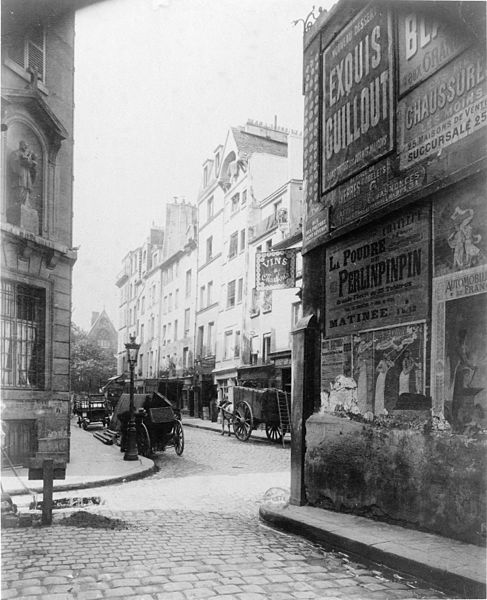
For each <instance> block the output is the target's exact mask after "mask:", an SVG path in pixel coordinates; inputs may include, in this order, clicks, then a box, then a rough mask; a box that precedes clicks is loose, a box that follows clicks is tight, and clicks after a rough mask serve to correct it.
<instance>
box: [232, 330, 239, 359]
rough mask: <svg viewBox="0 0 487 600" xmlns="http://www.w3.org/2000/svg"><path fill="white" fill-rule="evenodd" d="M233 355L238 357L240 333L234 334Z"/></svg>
mask: <svg viewBox="0 0 487 600" xmlns="http://www.w3.org/2000/svg"><path fill="white" fill-rule="evenodd" d="M233 355H234V356H235V357H236V358H238V357H239V356H240V331H236V332H235V348H234V351H233Z"/></svg>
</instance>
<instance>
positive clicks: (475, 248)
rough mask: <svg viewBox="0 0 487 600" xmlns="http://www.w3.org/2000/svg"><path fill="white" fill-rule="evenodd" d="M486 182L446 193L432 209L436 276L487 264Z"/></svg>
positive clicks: (483, 180) (477, 182) (479, 181)
mask: <svg viewBox="0 0 487 600" xmlns="http://www.w3.org/2000/svg"><path fill="white" fill-rule="evenodd" d="M486 185H487V182H486V181H485V178H481V179H479V180H477V181H476V182H471V183H469V185H468V187H467V188H466V187H465V186H464V185H461V187H457V188H456V189H455V190H452V191H450V192H449V193H445V197H444V198H441V199H439V200H438V201H437V202H435V203H434V206H433V220H434V226H433V227H434V241H435V246H434V275H435V276H436V277H438V276H441V275H446V274H447V273H455V272H458V271H463V270H464V269H470V268H472V267H476V266H478V265H481V264H485V263H486V262H487V201H486V189H487V188H486Z"/></svg>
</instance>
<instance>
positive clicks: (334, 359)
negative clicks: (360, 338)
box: [321, 336, 351, 391]
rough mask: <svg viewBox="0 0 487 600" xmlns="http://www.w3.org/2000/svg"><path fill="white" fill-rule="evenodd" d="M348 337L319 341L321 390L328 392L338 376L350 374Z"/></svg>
mask: <svg viewBox="0 0 487 600" xmlns="http://www.w3.org/2000/svg"><path fill="white" fill-rule="evenodd" d="M350 363H351V354H350V336H347V337H340V338H332V339H324V338H322V340H321V389H322V390H326V391H330V388H331V384H332V383H333V382H334V381H335V378H336V377H337V376H338V375H346V376H348V375H349V374H350V366H351V365H350Z"/></svg>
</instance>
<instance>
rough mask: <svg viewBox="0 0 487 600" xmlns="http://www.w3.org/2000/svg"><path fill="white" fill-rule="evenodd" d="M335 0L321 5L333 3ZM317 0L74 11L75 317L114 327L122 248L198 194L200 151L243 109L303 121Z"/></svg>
mask: <svg viewBox="0 0 487 600" xmlns="http://www.w3.org/2000/svg"><path fill="white" fill-rule="evenodd" d="M332 4H333V3H332V2H331V0H323V1H322V2H321V3H319V4H318V5H320V6H323V8H327V9H329V8H330V7H331V6H332ZM312 6H313V0H104V1H102V2H100V3H98V4H95V5H93V6H89V7H87V8H85V9H82V10H79V11H78V12H77V13H76V41H75V119H74V141H75V151H74V176H75V179H74V236H73V237H74V246H79V250H78V260H77V262H76V264H75V267H74V273H73V279H74V281H73V321H74V322H75V323H76V324H77V325H79V326H80V327H82V328H83V329H89V327H90V319H91V313H92V311H97V312H99V311H101V310H103V309H105V310H106V311H107V313H108V315H109V317H110V318H111V319H112V321H113V323H114V325H115V327H116V328H118V324H119V323H118V304H119V290H118V288H117V287H116V285H115V280H116V277H117V274H118V273H119V272H120V271H121V270H122V259H123V257H124V256H125V255H126V254H127V253H128V252H129V251H130V250H132V249H135V248H137V247H138V246H140V245H142V244H143V243H144V241H145V240H146V238H147V236H148V234H149V229H150V227H151V225H152V224H156V225H161V226H163V225H164V214H165V213H164V208H165V203H166V202H167V201H172V200H173V199H174V198H175V197H178V198H185V199H186V201H187V202H191V203H193V204H195V203H196V200H197V194H198V189H199V186H200V182H201V174H202V163H203V162H204V161H205V160H206V158H209V157H211V156H212V153H213V150H214V149H215V148H216V146H217V145H218V144H223V143H224V142H225V137H226V133H227V130H228V128H229V127H231V126H237V125H244V124H245V123H246V121H247V119H254V120H256V121H263V122H265V123H269V124H272V123H274V118H275V116H277V122H278V125H281V126H284V127H288V128H290V129H297V130H299V131H302V128H303V105H304V101H303V96H302V93H301V90H302V80H301V76H302V48H303V46H302V42H303V37H302V36H303V26H302V23H298V25H297V26H293V24H292V22H293V20H295V19H299V18H305V17H306V15H307V14H308V13H309V11H310V10H311V9H312Z"/></svg>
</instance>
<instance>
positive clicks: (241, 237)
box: [240, 229, 245, 252]
mask: <svg viewBox="0 0 487 600" xmlns="http://www.w3.org/2000/svg"><path fill="white" fill-rule="evenodd" d="M244 250H245V229H242V231H241V232H240V252H243V251H244Z"/></svg>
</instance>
